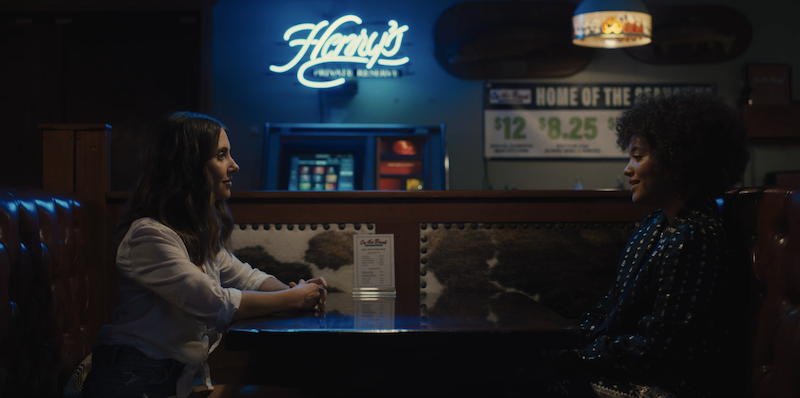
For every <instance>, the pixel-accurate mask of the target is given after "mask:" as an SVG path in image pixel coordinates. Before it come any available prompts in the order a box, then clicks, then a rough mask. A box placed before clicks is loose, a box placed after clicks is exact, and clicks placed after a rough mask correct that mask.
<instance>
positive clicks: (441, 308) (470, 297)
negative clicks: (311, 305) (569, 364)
mask: <svg viewBox="0 0 800 398" xmlns="http://www.w3.org/2000/svg"><path fill="white" fill-rule="evenodd" d="M404 300H414V301H416V300H419V302H420V303H421V304H420V305H419V307H418V308H417V310H416V311H405V310H402V309H403V308H407V307H405V306H404V305H403V302H404ZM398 309H400V310H398ZM579 341H580V338H579V333H578V330H577V327H576V324H575V322H573V321H571V320H568V319H564V318H562V317H561V316H559V315H558V314H556V313H554V312H553V311H551V310H549V309H548V308H546V307H545V306H543V305H541V304H539V303H537V302H536V301H534V300H532V299H530V298H528V297H527V296H525V295H522V294H519V293H495V294H476V293H469V294H468V293H450V294H427V295H423V296H419V297H412V298H408V297H406V298H404V297H402V296H398V297H396V298H388V299H379V300H366V299H355V298H353V297H352V295H351V294H349V293H332V294H330V295H329V296H328V305H327V310H326V311H325V312H324V313H317V314H315V313H313V312H298V313H284V314H277V315H273V316H268V317H263V318H254V319H248V320H242V321H238V322H236V323H234V324H233V325H232V327H231V328H230V329H229V331H228V333H227V335H226V336H225V347H226V348H227V349H228V350H231V351H234V350H238V351H243V350H246V351H248V352H249V354H250V356H249V357H250V358H251V360H250V361H249V362H248V363H247V364H244V366H243V370H242V374H243V375H244V376H246V379H247V380H249V381H250V382H251V383H253V382H257V383H264V384H271V385H283V386H292V387H297V386H300V387H301V388H304V389H306V390H307V391H308V392H311V393H318V395H319V396H347V397H353V396H363V397H411V396H413V397H418V396H439V397H441V396H452V395H454V394H455V395H457V396H495V395H497V394H500V396H505V395H503V394H504V393H503V392H504V391H509V390H510V389H512V388H513V387H514V384H515V383H517V382H520V381H521V380H519V379H518V378H520V377H525V376H523V375H522V374H521V373H519V372H520V369H522V368H524V367H527V366H534V367H537V366H538V367H541V366H542V365H541V363H542V361H543V360H542V358H541V356H540V353H541V352H542V350H543V349H556V348H567V347H576V346H577V345H578V344H579ZM532 364H533V365H532ZM309 374H313V375H314V376H313V378H314V380H313V381H310V380H308V375H309ZM475 394H477V395H475Z"/></svg>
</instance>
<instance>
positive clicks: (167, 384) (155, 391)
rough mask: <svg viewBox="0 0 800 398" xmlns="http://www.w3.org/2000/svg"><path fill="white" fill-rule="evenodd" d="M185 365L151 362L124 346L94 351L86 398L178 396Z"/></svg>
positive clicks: (154, 360)
mask: <svg viewBox="0 0 800 398" xmlns="http://www.w3.org/2000/svg"><path fill="white" fill-rule="evenodd" d="M183 367H184V365H183V364H182V363H180V362H178V361H176V360H174V359H161V360H158V359H152V358H150V357H148V356H146V355H144V354H143V353H142V352H141V351H139V350H137V349H136V348H133V347H130V346H125V345H114V346H107V345H100V346H96V347H94V348H93V349H92V370H91V371H90V372H89V375H88V376H86V381H85V382H84V383H83V390H82V393H83V397H84V398H142V397H143V396H144V394H146V396H147V398H166V397H171V396H174V395H176V387H177V384H178V377H180V375H181V372H183Z"/></svg>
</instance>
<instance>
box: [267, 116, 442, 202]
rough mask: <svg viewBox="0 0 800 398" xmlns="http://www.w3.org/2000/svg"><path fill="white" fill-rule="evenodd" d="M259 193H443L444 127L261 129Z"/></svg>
mask: <svg viewBox="0 0 800 398" xmlns="http://www.w3.org/2000/svg"><path fill="white" fill-rule="evenodd" d="M265 130H266V133H267V134H266V137H265V140H264V141H265V143H264V168H263V177H262V189H265V190H289V191H352V190H373V189H392V190H415V189H437V190H443V189H447V152H446V141H445V134H444V132H445V129H444V125H439V126H422V125H396V124H332V123H317V124H271V123H267V124H266V126H265Z"/></svg>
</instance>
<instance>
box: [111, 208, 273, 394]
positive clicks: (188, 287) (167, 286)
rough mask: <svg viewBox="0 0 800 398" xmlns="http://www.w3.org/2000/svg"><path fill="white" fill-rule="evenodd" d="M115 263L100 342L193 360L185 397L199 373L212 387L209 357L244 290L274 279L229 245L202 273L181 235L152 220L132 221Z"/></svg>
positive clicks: (184, 381) (181, 389)
mask: <svg viewBox="0 0 800 398" xmlns="http://www.w3.org/2000/svg"><path fill="white" fill-rule="evenodd" d="M116 265H117V275H118V288H119V290H118V292H117V295H118V304H117V307H116V308H115V309H114V311H113V312H112V314H111V318H112V324H111V325H106V326H104V327H103V329H102V330H101V331H100V334H99V336H98V343H99V344H106V345H114V344H124V345H128V346H132V347H136V348H137V349H139V350H140V351H142V352H143V353H144V354H145V355H147V356H148V357H151V358H154V359H168V358H170V359H175V360H177V361H179V362H181V363H184V364H186V365H187V366H186V367H185V368H184V371H183V374H182V375H181V377H180V379H179V380H178V397H186V396H188V395H189V392H191V389H192V384H193V378H194V374H195V373H196V372H197V371H198V370H201V371H202V373H203V378H204V379H205V382H206V385H208V386H209V387H210V376H209V374H208V365H207V364H206V359H208V354H209V353H210V352H211V351H212V350H213V349H214V348H216V346H217V345H218V344H219V341H220V339H221V338H222V333H224V332H225V331H226V330H227V328H228V326H229V325H230V323H231V319H232V318H233V314H234V313H235V312H236V310H237V309H238V308H239V303H240V302H241V299H242V290H258V288H259V287H260V286H261V284H262V283H263V282H264V280H266V279H267V278H271V277H273V276H272V275H269V274H267V273H264V272H263V271H261V270H259V269H256V268H253V267H252V266H250V264H247V263H243V262H241V261H240V260H239V259H238V258H236V256H234V255H233V254H231V253H230V252H228V251H227V250H221V251H220V252H219V254H218V255H217V257H216V259H215V261H213V262H206V263H204V264H203V266H202V268H203V271H201V270H200V268H198V267H197V266H196V265H195V264H194V263H192V262H191V260H190V259H189V252H188V251H187V250H186V246H185V245H184V244H183V241H182V240H181V238H180V237H179V236H178V234H176V233H175V231H173V230H172V229H170V228H169V227H167V226H166V225H164V224H161V223H160V222H158V221H155V220H153V219H150V218H141V219H138V220H136V221H134V222H133V223H132V224H131V227H130V229H129V230H128V233H127V234H126V235H125V238H123V240H122V242H121V243H120V245H119V248H118V249H117V262H116Z"/></svg>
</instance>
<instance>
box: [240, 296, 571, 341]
mask: <svg viewBox="0 0 800 398" xmlns="http://www.w3.org/2000/svg"><path fill="white" fill-rule="evenodd" d="M403 299H404V298H403V297H388V298H357V297H353V295H352V294H350V293H330V294H329V295H328V300H327V307H326V310H325V312H321V313H314V312H289V313H280V314H275V315H271V316H267V317H260V318H251V319H245V320H240V321H237V322H235V323H234V324H233V325H231V327H230V328H229V330H228V333H227V336H226V347H227V348H228V349H232V350H259V349H261V348H264V349H268V347H274V346H275V344H280V343H281V342H283V343H287V344H291V343H294V342H298V343H300V342H303V343H308V342H309V341H310V340H309V339H313V341H315V342H319V343H323V344H326V343H328V344H340V343H346V342H347V341H349V342H353V343H356V344H362V343H369V342H370V341H374V342H376V343H384V342H387V341H392V342H395V343H401V344H402V343H403V342H407V343H408V344H410V345H414V346H419V345H429V344H432V345H447V344H461V343H463V339H464V338H467V339H474V338H482V339H484V341H487V342H493V343H512V344H518V343H520V342H522V341H524V343H525V344H526V345H529V346H530V345H534V346H542V347H551V348H552V347H572V346H577V344H578V343H579V339H580V338H579V333H578V328H577V326H576V324H575V322H573V321H571V320H568V319H565V318H563V317H561V316H559V315H558V314H556V313H555V312H553V311H552V310H550V309H548V308H547V307H545V306H544V305H542V304H540V303H538V302H536V301H535V300H533V299H531V298H529V297H527V296H525V295H523V294H520V293H495V294H485V295H481V294H475V293H441V294H435V293H427V294H422V295H420V297H419V303H420V305H419V307H418V308H417V309H416V310H414V311H408V312H407V313H403V311H400V310H398V309H401V308H408V306H405V305H398V304H402V303H401V302H400V300H403ZM405 299H406V300H407V299H409V298H405ZM414 299H415V300H416V297H415V298H414ZM323 340H324V341H323Z"/></svg>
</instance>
